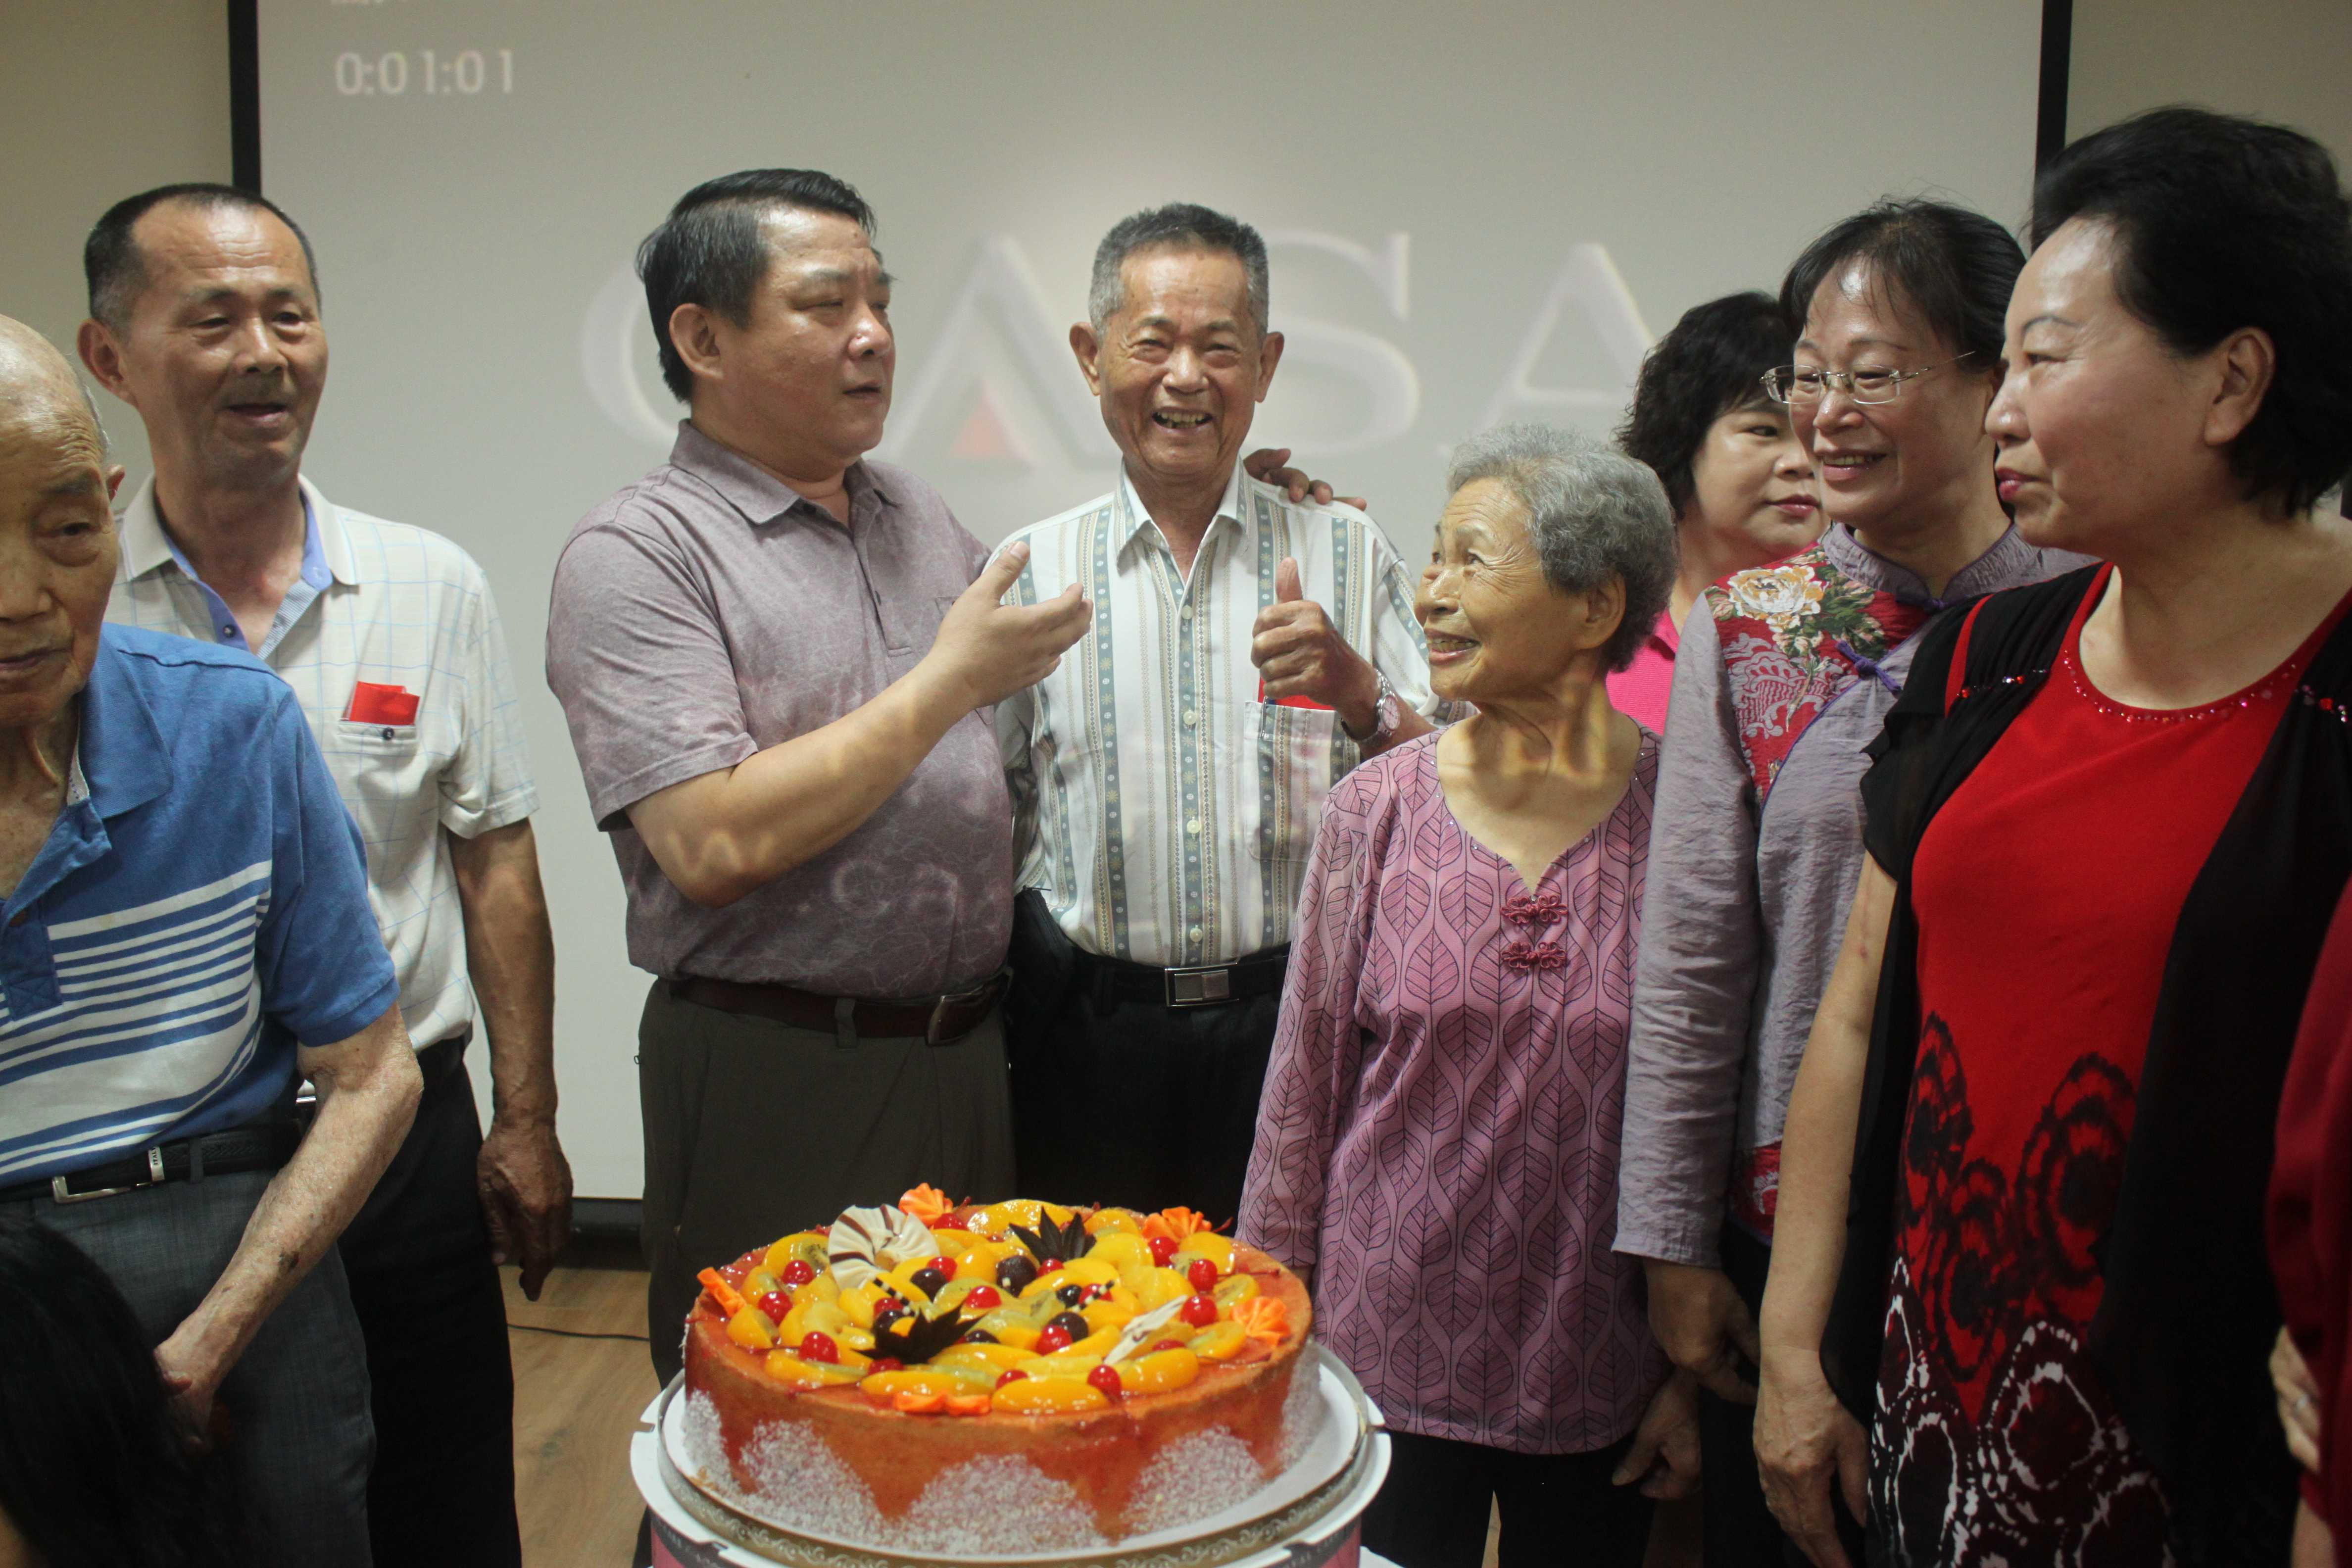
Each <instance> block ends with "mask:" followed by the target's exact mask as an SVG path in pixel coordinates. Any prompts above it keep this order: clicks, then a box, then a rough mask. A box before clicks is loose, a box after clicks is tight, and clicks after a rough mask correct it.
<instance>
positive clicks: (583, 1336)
mask: <svg viewBox="0 0 2352 1568" xmlns="http://www.w3.org/2000/svg"><path fill="white" fill-rule="evenodd" d="M507 1327H508V1328H509V1329H514V1330H518V1331H520V1332H523V1333H526V1334H553V1335H554V1336H555V1337H556V1338H558V1339H564V1340H630V1341H633V1342H635V1343H637V1344H644V1343H645V1342H646V1336H645V1335H643V1334H594V1333H590V1332H589V1331H587V1330H585V1329H551V1328H548V1327H547V1326H546V1325H544V1324H541V1323H517V1322H512V1321H509V1323H508V1324H507Z"/></svg>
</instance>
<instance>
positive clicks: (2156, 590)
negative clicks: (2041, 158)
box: [1757, 110, 2352, 1565]
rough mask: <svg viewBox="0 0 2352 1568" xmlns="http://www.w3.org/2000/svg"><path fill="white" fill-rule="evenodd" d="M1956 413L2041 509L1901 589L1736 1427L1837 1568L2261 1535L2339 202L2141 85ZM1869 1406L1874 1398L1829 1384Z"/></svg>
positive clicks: (2335, 803)
mask: <svg viewBox="0 0 2352 1568" xmlns="http://www.w3.org/2000/svg"><path fill="white" fill-rule="evenodd" d="M2033 237H2034V239H2035V241H2036V244H2037V248H2036V249H2035V251H2034V253H2033V256H2032V259H2031V260H2030V261H2029V262H2028V263H2027V266H2026V269H2025V271H2024V273H2023V274H2022V275H2021V278H2020V279H2019V281H2018V285H2017V291H2016V294H2015V296H2014V298H2013V299H2012V300H2011V306H2010V311H2009V326H2008V341H2007V343H2006V346H2005V356H2006V361H2007V364H2006V376H2005V379H2004V381H2003V384H2002V388H2001V392H2000V395H1999V397H1998V398H1997V399H1996V400H1995V401H1994V403H1993V405H1992V409H1991V412H1990V415H1989V416H1987V420H1986V425H1987V428H1988V429H1990V431H1991V432H1992V434H1993V436H1994V437H1995V440H1996V441H1997V443H1998V444H1999V447H2000V458H1999V467H1998V469H1997V473H1998V476H1999V479H2000V489H2001V495H2002V499H2003V500H2006V501H2008V502H2010V503H2011V505H2012V506H2014V507H2015V509H2016V512H2017V521H2018V525H2019V527H2020V529H2021V531H2023V532H2024V533H2025V534H2026V536H2027V537H2028V538H2029V539H2031V540H2032V541H2033V542H2036V543H2041V544H2045V545H2053V546H2057V547H2060V548H2064V549H2068V550H2074V551H2079V552H2084V553H2086V554H2091V555H2094V556H2097V557H2101V558H2104V559H2105V560H2106V561H2107V562H2109V563H2111V564H2109V565H2106V566H2101V567H2095V568H2089V569H2086V570H2084V571H2082V572H2079V573H2075V574H2071V575H2069V576H2065V577H2062V578H2058V579H2056V580H2054V581H2053V582H2050V583H2047V584H2040V585H2038V586H2035V587H2032V588H2022V589H2017V590H2013V591H2011V592H2008V593H2003V594H1998V595H1993V596H1992V597H1990V598H1989V599H1987V600H1985V601H1983V602H1981V603H1980V604H1979V605H1977V606H1975V607H1974V608H1973V609H1971V610H1970V611H1969V612H1967V613H1965V614H1963V615H1959V616H1951V617H1947V619H1946V620H1945V621H1944V622H1943V623H1942V624H1940V625H1939V626H1937V627H1936V628H1934V629H1932V630H1931V631H1930V632H1929V633H1928V634H1927V640H1926V641H1925V642H1924V643H1923V645H1922V647H1921V649H1920V652H1919V655H1918V657H1917V658H1916V661H1915V662H1914V664H1913V666H1912V675H1911V679H1910V682H1909V684H1908V686H1907V687H1906V690H1905V693H1904V696H1903V698H1902V700H1901V701H1900V702H1898V703H1897V704H1896V706H1895V710H1893V712H1892V713H1891V714H1890V716H1889V718H1888V721H1887V727H1886V731H1885V735H1884V736H1883V737H1882V739H1881V740H1880V741H1879V742H1878V743H1877V744H1876V745H1875V746H1874V748H1873V755H1874V767H1873V769H1872V772H1871V773H1870V774H1869V776H1868V777H1867V779H1866V780H1865V782H1864V802H1865V806H1866V814H1867V819H1868V826H1867V829H1866V833H1865V843H1866V846H1867V847H1868V849H1869V852H1870V857H1871V863H1870V865H1869V867H1868V868H1867V869H1866V870H1865V872H1864V878H1863V881H1862V885H1861V888H1860V889H1859V890H1858V892H1857V894H1856V897H1855V902H1854V908H1853V916H1852V919H1851V921H1850V923H1849V925H1848V929H1847V933H1846V942H1845V947H1844V950H1843V952H1842V954H1841V956H1840V958H1839V963H1838V969H1837V973H1836V975H1835V977H1834V979H1833V980H1832V983H1831V986H1830V989H1829V992H1828V994H1826V995H1825V997H1824V999H1823V1002H1822V1009H1821V1013H1820V1015H1819V1016H1818V1018H1817V1019H1816V1022H1815V1025H1814V1028H1813V1033H1812V1037H1811V1042H1810V1044H1809V1046H1808V1047H1807V1051H1806V1056H1805V1061H1804V1066H1803V1068H1801V1071H1800V1073H1799V1076H1798V1079H1797V1083H1796V1087H1795V1090H1794V1093H1793V1095H1792V1097H1791V1100H1790V1112H1789V1127H1788V1131H1787V1134H1786V1136H1785V1139H1784V1142H1783V1145H1782V1166H1781V1185H1780V1215H1779V1226H1778V1234H1777V1243H1778V1244H1777V1246H1776V1247H1775V1248H1774V1258H1773V1265H1772V1274H1771V1280H1770V1283H1769V1287H1768V1289H1767V1292H1766V1297H1765V1303H1764V1315H1763V1322H1762V1325H1761V1334H1762V1339H1763V1343H1764V1362H1763V1386H1762V1397H1761V1402H1760V1404H1759V1413H1758V1417H1757V1448H1758V1457H1759V1464H1760V1466H1761V1468H1762V1471H1763V1474H1764V1479H1765V1488H1766V1492H1767V1496H1768V1498H1769V1500H1770V1501H1771V1503H1772V1505H1773V1508H1774V1511H1775V1512H1776V1514H1778V1515H1779V1516H1780V1519H1781V1520H1782V1521H1783V1523H1784V1525H1786V1526H1787V1528H1788V1529H1789V1530H1790V1533H1791V1534H1792V1535H1793V1536H1794V1537H1795V1538H1796V1539H1797V1540H1798V1541H1799V1542H1801V1544H1803V1545H1804V1546H1805V1547H1806V1548H1807V1550H1808V1551H1809V1552H1811V1554H1812V1555H1813V1558H1814V1560H1815V1561H1816V1562H1817V1563H1842V1562H1843V1560H1844V1558H1843V1552H1841V1551H1840V1550H1839V1548H1838V1546H1837V1543H1836V1541H1835V1539H1834V1537H1833V1535H1832V1534H1831V1533H1830V1532H1829V1531H1828V1529H1827V1518H1828V1500H1829V1491H1830V1488H1831V1486H1832V1484H1842V1485H1843V1487H1844V1489H1845V1490H1846V1493H1847V1496H1848V1498H1849V1500H1852V1501H1855V1502H1859V1501H1861V1500H1863V1499H1862V1498H1861V1497H1860V1496H1859V1495H1858V1494H1860V1493H1861V1492H1862V1491H1863V1490H1864V1487H1863V1485H1862V1482H1863V1478H1864V1470H1865V1468H1866V1471H1867V1487H1866V1491H1867V1503H1868V1507H1869V1510H1870V1531H1871V1535H1872V1537H1873V1553H1872V1555H1873V1558H1874V1560H1879V1559H1884V1560H1885V1561H1888V1562H1892V1563H1951V1564H1973V1563H2037V1564H2038V1563H2080V1564H2086V1565H2104V1564H2133V1565H2137V1564H2157V1563H2182V1564H2189V1563H2198V1564H2202V1563H2240V1562H2245V1563H2257V1562H2263V1563H2276V1562H2279V1561H2281V1560H2282V1558H2283V1557H2284V1552H2285V1549H2286V1542H2287V1537H2288V1532H2289V1531H2290V1529H2291V1527H2292V1523H2293V1516H2294V1507H2295V1494H2294V1466H2293V1463H2292V1461H2291V1460H2290V1459H2289V1458H2288V1457H2287V1453H2286V1449H2285V1447H2284V1442H2283V1440H2282V1438H2281V1436H2280V1434H2279V1430H2278V1426H2277V1423H2276V1421H2275V1419H2274V1418H2273V1415H2272V1411H2271V1400H2270V1385H2269V1380H2268V1378H2267V1376H2266V1375H2265V1373H2264V1370H2263V1363H2264V1359H2265V1357H2266V1355H2267V1353H2268V1352H2269V1350H2270V1347H2271V1342H2272V1339H2273V1335H2274V1334H2275V1333H2276V1331H2277V1329H2278V1323H2279V1312H2278V1301H2277V1297H2276V1294H2275V1292H2274V1291H2273V1289H2272V1287H2271V1284H2270V1281H2269V1277H2268V1275H2267V1273H2266V1271H2265V1269H2264V1267H2263V1248H2262V1235H2263V1232H2262V1217H2263V1183H2264V1178H2265V1176H2266V1175H2267V1173H2268V1170H2269V1165H2270V1153H2271V1138H2272V1125H2273V1119H2274V1117H2275V1115H2276V1111H2277V1109H2278V1100H2279V1088H2280V1082H2281V1079H2282V1077H2283V1075H2284V1070H2285V1065H2286V1060H2287V1057H2288V1054H2289V1051H2290V1049H2291V1047H2292V1045H2293V1040H2294V1026H2295V1021H2296V1017H2297V1015H2298V1012H2299V1010H2300V1007H2301V1005H2302V1000H2303V995H2304V992H2305V987H2306V986H2307V984H2308V983H2309V980H2310V975H2311V969H2312V964H2313V962H2314V959H2315V955H2316V953H2317V952H2318V948H2319V945H2320V942H2321V940H2322V938H2323V937H2324V935H2325V932H2326V925H2327V921H2328V918H2329V916H2330V915H2331V913H2332V912H2333V910H2334V907H2335V903H2336V897H2337V895H2338V893H2339V892H2340V891H2341V890H2342V889H2343V888H2344V886H2345V882H2346V878H2347V869H2352V729H2347V722H2346V714H2345V710H2344V705H2345V703H2346V702H2347V700H2352V628H2347V626H2345V623H2344V615H2345V610H2346V607H2347V601H2352V525H2347V522H2346V521H2345V520H2343V519H2341V518H2338V517H2336V516H2334V515H2332V512H2331V513H2330V514H2327V515H2323V514H2322V512H2321V511H2320V510H2318V509H2317V508H2316V507H2315V504H2314V503H2315V501H2316V500H2317V499H2318V498H2319V496H2320V495H2321V494H2322V493H2323V492H2325V491H2326V490H2328V489H2331V488H2332V487H2333V485H2334V484H2335V482H2336V479H2337V478H2338V477H2339V476H2341V475H2342V474H2343V472H2344V470H2345V468H2347V465H2352V207H2347V204H2346V201H2345V199H2344V195H2343V193H2342V190H2341V188H2340V184H2339V182H2338V178H2337V175H2336V170H2335V168H2334V165H2333V164H2332V163H2330V162H2329V160H2328V158H2327V155H2326V153H2325V152H2324V151H2322V150H2321V149H2320V148H2319V147H2318V146H2317V144H2316V143H2315V142H2311V141H2310V140H2309V139H2308V138H2305V137H2303V136H2300V135H2298V134H2296V133H2294V132H2289V131H2285V130H2283V129H2279V128H2276V127H2272V126H2266V125H2261V124H2257V123H2255V122H2252V121H2243V120H2234V119H2230V118H2226V117H2222V116H2218V115H2212V114H2208V113H2205V112H2203V111H2200V110H2158V111H2157V112H2155V113H2152V114H2148V115H2143V116H2141V117H2139V118H2138V119H2136V120H2133V121H2126V122H2125V123H2123V124H2121V125H2118V126H2115V127H2111V128H2110V129H2108V130H2106V131H2104V132H2098V133H2097V134H2095V135H2093V136H2090V137H2086V138H2084V140H2082V141H2081V142H2076V143H2075V144H2074V146H2072V147H2070V148H2069V149H2068V150H2067V151H2066V152H2065V153H2064V154H2063V155H2062V156H2061V158H2060V159H2059V160H2058V161H2057V162H2056V163H2053V165H2052V167H2051V168H2050V169H2049V171H2048V172H2047V173H2045V174H2043V176H2042V180H2041V182H2040V184H2039V187H2038V189H2037V191H2036V194H2035V200H2034V216H2033ZM1865 1424H1866V1425H1867V1427H1868V1432H1867V1436H1866V1437H1865V1434H1864V1426H1865Z"/></svg>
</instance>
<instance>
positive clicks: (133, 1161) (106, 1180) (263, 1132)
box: [0, 1119, 302, 1204]
mask: <svg viewBox="0 0 2352 1568" xmlns="http://www.w3.org/2000/svg"><path fill="white" fill-rule="evenodd" d="M301 1141H302V1130H301V1128H300V1127H299V1126H298V1125H296V1124H295V1123H294V1122H293V1121H286V1120H282V1119H278V1120H272V1121H257V1122H249V1123H247V1125H246V1126H243V1127H232V1128H230V1129H229V1130H228V1131H226V1132H208V1133H206V1134H205V1136H203V1137H201V1138H183V1139H180V1140H178V1141H177V1142H171V1143H159V1144H157V1145H156V1146H155V1147H153V1148H152V1149H142V1150H141V1151H140V1152H138V1153H136V1154H133V1155H131V1156H129V1157H128V1158H126V1159H121V1160H114V1161H110V1162H109V1163H106V1164H103V1165H92V1166H89V1168H88V1169H86V1170H80V1171H75V1172H72V1173H68V1174H67V1175H63V1176H51V1177H49V1178H48V1179H47V1181H40V1182H26V1183H23V1184H19V1185H17V1186H13V1187H0V1204H21V1203H28V1202H30V1201H32V1200H33V1199H35V1198H54V1199H56V1200H57V1201H58V1203H61V1204H79V1203H88V1202H89V1200H90V1199H92V1198H110V1197H112V1196H114V1195H115V1194H117V1193H128V1192H132V1191H135V1190H136V1189H138V1188H140V1187H155V1186H161V1185H163V1184H164V1183H165V1182H201V1181H203V1180H204V1179H205V1177H206V1176H208V1175H210V1176H234V1175H238V1174H241V1173H245V1172H247V1171H274V1170H277V1169H278V1167H279V1166H281V1165H283V1164H285V1163H286V1162H287V1161H289V1160H290V1159H292V1158H293V1157H294V1146H295V1145H296V1144H298V1143H299V1142H301Z"/></svg>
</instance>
